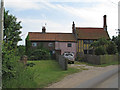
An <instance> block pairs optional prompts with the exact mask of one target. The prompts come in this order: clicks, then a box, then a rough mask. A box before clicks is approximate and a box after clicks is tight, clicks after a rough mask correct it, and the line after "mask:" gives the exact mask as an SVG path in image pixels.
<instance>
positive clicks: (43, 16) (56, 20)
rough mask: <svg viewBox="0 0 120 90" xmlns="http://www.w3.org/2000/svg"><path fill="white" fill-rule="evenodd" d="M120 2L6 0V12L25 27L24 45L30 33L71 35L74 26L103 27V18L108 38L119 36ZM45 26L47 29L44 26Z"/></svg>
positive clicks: (116, 0) (108, 0)
mask: <svg viewBox="0 0 120 90" xmlns="http://www.w3.org/2000/svg"><path fill="white" fill-rule="evenodd" d="M118 2H119V0H5V1H4V4H5V9H6V10H9V13H10V14H12V15H14V16H16V17H17V21H21V25H22V27H23V28H22V29H21V31H22V34H21V35H20V36H21V37H22V41H20V42H19V43H18V45H25V38H26V36H27V35H28V32H41V31H42V26H46V32H61V33H62V32H63V33H72V22H73V21H74V22H75V26H76V27H103V16H104V15H107V26H108V33H109V36H110V37H112V36H116V35H117V33H116V32H117V30H116V29H118ZM45 24H46V25H45Z"/></svg>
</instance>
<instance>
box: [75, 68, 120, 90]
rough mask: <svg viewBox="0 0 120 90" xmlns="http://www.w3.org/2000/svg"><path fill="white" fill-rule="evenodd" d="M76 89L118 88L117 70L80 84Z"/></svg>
mask: <svg viewBox="0 0 120 90" xmlns="http://www.w3.org/2000/svg"><path fill="white" fill-rule="evenodd" d="M76 88H118V68H114V69H112V70H109V71H107V72H104V73H102V74H100V75H98V76H96V77H94V78H92V79H89V80H87V81H85V82H83V83H80V84H79V85H78V86H76Z"/></svg>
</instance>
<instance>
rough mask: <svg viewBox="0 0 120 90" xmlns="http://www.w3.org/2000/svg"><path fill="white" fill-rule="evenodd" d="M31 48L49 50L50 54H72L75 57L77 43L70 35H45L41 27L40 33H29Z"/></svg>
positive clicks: (44, 29) (44, 30) (43, 28)
mask: <svg viewBox="0 0 120 90" xmlns="http://www.w3.org/2000/svg"><path fill="white" fill-rule="evenodd" d="M28 36H29V41H30V42H31V43H32V46H31V48H37V47H40V46H41V47H44V48H46V49H48V50H50V53H51V54H55V53H56V52H59V53H60V54H61V55H62V54H63V53H65V52H72V53H74V55H76V48H77V46H76V45H77V43H76V39H75V37H74V35H73V34H72V33H47V32H46V28H45V27H42V32H29V33H28Z"/></svg>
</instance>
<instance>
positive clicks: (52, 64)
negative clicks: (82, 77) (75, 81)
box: [28, 60, 79, 88]
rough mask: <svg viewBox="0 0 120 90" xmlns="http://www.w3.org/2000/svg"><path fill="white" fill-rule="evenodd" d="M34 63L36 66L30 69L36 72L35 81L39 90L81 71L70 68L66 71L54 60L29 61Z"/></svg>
mask: <svg viewBox="0 0 120 90" xmlns="http://www.w3.org/2000/svg"><path fill="white" fill-rule="evenodd" d="M29 62H30V63H31V62H32V63H34V64H35V66H33V67H32V68H31V67H29V68H28V69H30V70H31V72H34V75H33V77H34V81H35V82H36V83H37V88H43V87H46V86H47V85H49V84H51V83H54V82H57V81H59V80H61V79H62V78H63V77H65V76H66V75H69V74H72V73H76V72H79V69H75V68H68V70H67V71H64V70H62V69H61V68H60V66H59V64H58V63H57V62H56V61H54V60H46V61H45V60H42V61H29Z"/></svg>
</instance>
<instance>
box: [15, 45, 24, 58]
mask: <svg viewBox="0 0 120 90" xmlns="http://www.w3.org/2000/svg"><path fill="white" fill-rule="evenodd" d="M16 55H17V56H20V57H21V56H23V55H25V46H24V45H19V46H17V50H16Z"/></svg>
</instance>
